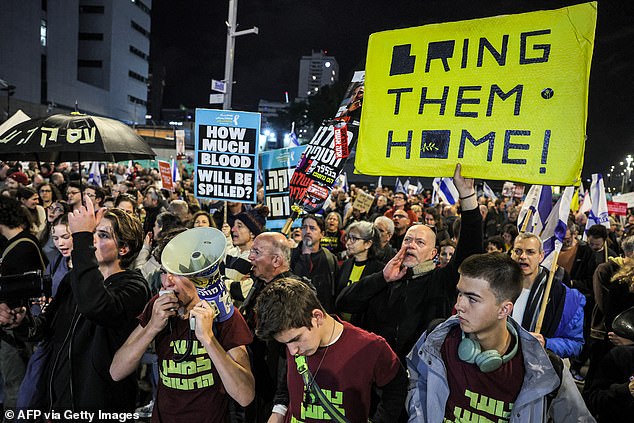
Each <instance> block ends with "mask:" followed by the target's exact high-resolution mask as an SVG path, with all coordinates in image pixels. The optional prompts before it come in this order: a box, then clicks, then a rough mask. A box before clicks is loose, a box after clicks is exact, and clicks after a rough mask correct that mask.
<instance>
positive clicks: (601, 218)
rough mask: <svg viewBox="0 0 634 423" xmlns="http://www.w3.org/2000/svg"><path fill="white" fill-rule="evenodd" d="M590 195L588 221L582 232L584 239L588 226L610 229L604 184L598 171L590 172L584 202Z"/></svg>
mask: <svg viewBox="0 0 634 423" xmlns="http://www.w3.org/2000/svg"><path fill="white" fill-rule="evenodd" d="M588 197H590V203H591V208H590V211H589V212H588V222H587V223H586V230H585V231H584V233H583V239H584V240H585V239H586V232H588V229H589V228H590V226H593V225H603V226H605V227H606V228H608V229H610V221H609V219H608V201H607V199H606V197H605V186H604V185H603V176H602V175H601V174H600V173H593V174H592V184H591V185H590V195H589V196H588V195H586V197H585V198H584V201H583V203H584V206H585V203H586V201H587V199H588Z"/></svg>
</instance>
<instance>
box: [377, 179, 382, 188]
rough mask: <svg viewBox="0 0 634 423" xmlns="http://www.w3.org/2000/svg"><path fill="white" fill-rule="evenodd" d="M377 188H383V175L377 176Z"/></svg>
mask: <svg viewBox="0 0 634 423" xmlns="http://www.w3.org/2000/svg"><path fill="white" fill-rule="evenodd" d="M376 187H377V188H383V176H379V180H378V181H377V182H376Z"/></svg>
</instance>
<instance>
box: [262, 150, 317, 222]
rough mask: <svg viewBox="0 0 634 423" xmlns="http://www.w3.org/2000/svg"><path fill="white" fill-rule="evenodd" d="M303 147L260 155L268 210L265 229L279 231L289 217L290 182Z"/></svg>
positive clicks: (270, 151) (271, 151) (265, 152)
mask: <svg viewBox="0 0 634 423" xmlns="http://www.w3.org/2000/svg"><path fill="white" fill-rule="evenodd" d="M304 150H306V146H305V145H300V146H298V147H289V148H280V149H278V150H269V151H264V152H262V153H261V155H260V157H261V160H262V171H263V183H264V200H265V202H266V205H267V206H268V208H269V215H268V217H267V218H266V227H267V228H269V229H279V228H281V227H282V226H284V224H285V223H286V219H288V218H289V217H291V212H292V211H291V205H292V203H291V199H290V196H289V193H290V182H291V178H292V177H293V173H294V172H295V166H297V162H298V161H299V158H300V157H301V155H302V153H303V152H304Z"/></svg>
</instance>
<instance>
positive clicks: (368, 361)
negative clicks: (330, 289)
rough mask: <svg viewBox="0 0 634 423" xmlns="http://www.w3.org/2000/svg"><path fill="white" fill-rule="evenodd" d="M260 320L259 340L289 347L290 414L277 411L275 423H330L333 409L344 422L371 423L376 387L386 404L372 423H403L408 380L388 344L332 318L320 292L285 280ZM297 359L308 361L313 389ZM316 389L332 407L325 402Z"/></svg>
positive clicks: (273, 289) (264, 304)
mask: <svg viewBox="0 0 634 423" xmlns="http://www.w3.org/2000/svg"><path fill="white" fill-rule="evenodd" d="M256 315H257V320H258V325H257V329H256V334H257V335H258V337H260V338H263V339H275V340H276V341H278V342H280V343H283V344H286V346H287V347H288V348H287V358H288V359H287V370H288V374H287V384H288V393H289V404H288V407H287V409H286V410H284V409H280V407H279V406H276V408H275V409H274V410H273V414H272V416H271V419H270V420H269V422H283V421H286V422H302V423H303V422H321V421H330V420H332V419H331V418H330V415H329V414H328V412H327V411H326V410H327V409H328V408H329V407H332V408H334V409H336V410H337V411H338V412H339V414H340V415H341V416H344V417H345V419H346V420H344V421H350V422H366V421H368V418H369V417H370V398H371V393H372V387H373V386H376V387H378V388H380V392H381V400H380V403H379V404H378V406H377V408H376V412H375V413H374V415H373V416H372V418H371V421H373V422H386V423H387V422H390V423H392V422H395V421H397V419H398V416H399V414H400V412H401V410H402V407H403V402H404V400H405V393H406V388H407V377H406V374H405V370H404V369H403V367H402V366H401V365H400V362H399V360H398V357H397V356H396V354H395V353H394V351H392V349H391V348H390V347H389V345H388V344H387V342H386V341H385V340H384V339H383V338H381V337H380V336H377V335H374V334H372V333H369V332H366V331H364V330H363V329H359V328H357V327H355V326H353V325H351V324H349V323H347V322H342V321H340V320H339V319H337V318H334V317H331V316H330V315H328V314H327V313H326V312H325V310H324V308H323V307H322V305H321V304H320V303H319V300H318V299H317V295H316V294H315V292H314V291H313V290H312V289H311V288H310V287H309V286H308V285H306V284H305V283H303V282H301V281H298V280H294V279H280V280H278V281H275V282H272V283H271V284H269V285H268V286H267V287H266V288H264V290H263V291H262V293H261V294H260V296H259V297H258V301H257V304H256ZM293 356H295V357H298V356H303V357H305V362H306V364H307V366H308V371H309V372H310V374H311V375H312V378H311V379H310V380H311V382H310V383H309V384H308V385H306V384H305V382H304V379H303V378H302V376H301V375H300V374H299V371H298V365H297V364H296V361H295V360H293ZM313 384H315V385H316V386H318V387H319V390H320V391H321V393H322V397H323V398H324V399H325V400H326V401H328V402H329V403H330V404H328V405H325V404H323V403H322V402H320V400H319V399H318V398H317V396H316V395H315V394H314V390H315V389H316V388H315V387H314V386H311V385H313ZM317 392H319V391H317ZM339 421H341V420H339Z"/></svg>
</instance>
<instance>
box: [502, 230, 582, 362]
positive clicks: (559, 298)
mask: <svg viewBox="0 0 634 423" xmlns="http://www.w3.org/2000/svg"><path fill="white" fill-rule="evenodd" d="M511 258H512V259H513V260H515V261H516V262H517V263H518V264H519V265H520V269H521V270H522V284H523V289H522V292H521V294H520V296H519V298H518V299H517V301H516V302H515V307H514V309H513V313H512V315H513V318H514V319H515V320H516V321H517V322H519V323H520V324H521V325H522V327H523V328H524V329H526V330H528V331H530V333H531V334H532V335H533V336H534V337H535V338H537V340H538V341H539V343H540V344H541V345H542V346H543V347H544V348H547V349H549V350H551V351H552V352H554V353H555V354H557V355H558V356H560V357H562V358H567V357H575V356H577V355H579V353H580V352H581V348H582V347H583V342H584V340H583V306H584V305H585V303H586V300H585V298H584V296H583V294H581V293H580V292H579V291H577V290H576V289H570V288H568V287H567V286H566V285H565V281H564V278H567V276H566V275H565V272H564V270H563V268H559V270H558V271H556V272H555V275H554V279H553V284H552V288H551V290H550V300H549V301H548V306H547V307H546V313H545V315H544V321H543V325H542V327H541V331H539V333H537V332H536V331H535V328H536V325H537V320H538V315H539V312H540V308H541V307H540V305H541V303H542V297H543V295H544V287H545V286H546V282H547V280H548V276H549V275H550V271H549V270H548V269H546V268H545V267H542V266H540V263H541V261H542V260H543V259H544V247H543V245H542V240H541V239H540V238H539V237H538V236H537V235H535V234H531V233H528V232H526V233H521V234H519V235H518V236H517V238H515V243H514V244H513V249H512V250H511Z"/></svg>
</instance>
